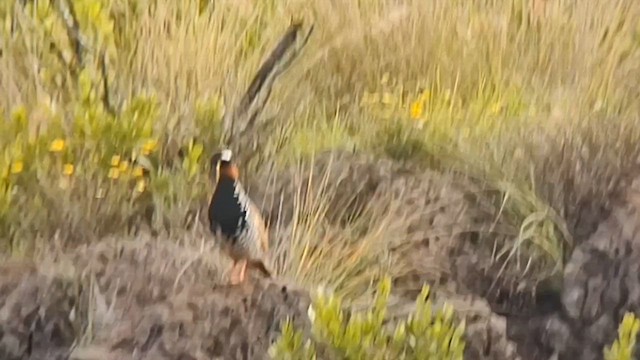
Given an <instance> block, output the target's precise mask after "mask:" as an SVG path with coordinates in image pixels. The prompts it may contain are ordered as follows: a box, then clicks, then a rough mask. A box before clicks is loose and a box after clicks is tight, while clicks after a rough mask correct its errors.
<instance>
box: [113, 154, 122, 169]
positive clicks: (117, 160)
mask: <svg viewBox="0 0 640 360" xmlns="http://www.w3.org/2000/svg"><path fill="white" fill-rule="evenodd" d="M118 165H120V155H113V156H112V157H111V166H114V167H115V166H118Z"/></svg>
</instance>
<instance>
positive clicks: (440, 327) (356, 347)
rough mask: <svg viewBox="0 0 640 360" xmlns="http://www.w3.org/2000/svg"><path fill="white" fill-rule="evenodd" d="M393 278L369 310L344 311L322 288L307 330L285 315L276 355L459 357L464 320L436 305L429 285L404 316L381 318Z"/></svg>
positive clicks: (383, 284)
mask: <svg viewBox="0 0 640 360" xmlns="http://www.w3.org/2000/svg"><path fill="white" fill-rule="evenodd" d="M390 291H391V279H390V278H389V277H386V278H384V279H383V280H382V281H381V283H380V285H379V286H378V293H377V295H376V298H375V300H374V302H373V306H372V308H371V309H370V310H367V311H364V312H356V313H351V314H349V315H347V314H345V312H344V311H343V309H342V300H341V299H340V297H337V296H335V295H328V294H326V293H325V292H322V291H321V292H320V293H319V294H318V295H317V296H315V298H314V300H313V304H312V306H311V307H310V308H309V317H310V319H311V322H312V331H311V336H309V337H306V336H305V335H304V332H303V331H301V330H296V329H294V327H293V325H292V322H291V321H286V322H285V324H284V326H283V333H282V335H281V337H280V339H278V341H277V342H276V343H275V344H274V345H273V346H272V348H271V350H270V355H271V356H272V357H273V358H275V359H314V358H316V357H320V358H329V359H419V358H420V359H421V358H428V359H462V358H463V354H464V349H465V343H464V339H463V333H464V323H461V324H455V321H454V314H453V309H452V308H451V307H450V306H448V305H445V307H444V308H443V309H440V310H437V311H434V310H433V309H432V306H433V305H432V302H431V299H430V296H429V295H430V291H429V286H427V285H425V286H424V287H423V288H422V292H421V293H420V295H419V296H418V298H417V299H416V308H415V310H414V311H413V313H412V314H411V315H410V316H409V318H408V319H406V320H404V321H399V322H398V323H396V324H395V326H394V327H393V328H390V326H389V325H387V324H385V318H386V316H387V303H388V299H389V294H390Z"/></svg>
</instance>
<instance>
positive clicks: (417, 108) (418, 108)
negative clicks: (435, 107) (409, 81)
mask: <svg viewBox="0 0 640 360" xmlns="http://www.w3.org/2000/svg"><path fill="white" fill-rule="evenodd" d="M423 111H424V107H423V105H422V101H420V100H417V101H414V102H413V104H411V118H412V119H414V120H417V119H420V118H421V117H422V113H423Z"/></svg>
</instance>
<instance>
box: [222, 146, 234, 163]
mask: <svg viewBox="0 0 640 360" xmlns="http://www.w3.org/2000/svg"><path fill="white" fill-rule="evenodd" d="M232 155H233V154H232V153H231V150H229V149H225V150H222V153H221V154H220V160H221V161H231V156H232Z"/></svg>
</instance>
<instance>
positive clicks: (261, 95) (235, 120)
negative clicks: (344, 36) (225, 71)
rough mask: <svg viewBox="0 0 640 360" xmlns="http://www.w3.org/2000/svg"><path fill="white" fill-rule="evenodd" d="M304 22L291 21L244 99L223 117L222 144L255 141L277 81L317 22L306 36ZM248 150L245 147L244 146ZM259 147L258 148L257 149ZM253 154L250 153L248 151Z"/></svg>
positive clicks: (234, 144) (231, 145)
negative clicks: (303, 27) (302, 33)
mask: <svg viewBox="0 0 640 360" xmlns="http://www.w3.org/2000/svg"><path fill="white" fill-rule="evenodd" d="M301 28H302V23H301V22H297V23H293V24H291V26H290V27H289V29H288V30H287V32H286V33H285V34H284V36H283V37H282V39H281V40H280V41H279V42H278V44H277V46H276V47H275V48H274V50H273V51H272V52H271V54H270V55H269V57H268V58H267V59H266V60H265V61H264V62H263V63H262V65H261V66H260V68H259V69H258V72H257V73H256V75H255V76H254V78H253V80H252V81H251V83H250V85H249V87H248V89H247V91H246V93H245V94H244V96H243V97H242V99H241V100H240V103H239V104H238V105H237V106H236V108H235V109H234V110H233V111H229V112H227V113H226V114H225V116H224V118H223V122H222V125H223V132H222V134H223V135H222V137H221V142H222V145H224V146H230V147H233V148H235V149H234V150H236V152H237V151H238V150H239V148H238V147H239V144H238V142H242V143H245V144H252V143H253V144H255V143H256V140H255V139H254V137H256V136H257V134H256V133H255V129H256V121H257V118H258V116H259V115H260V113H261V112H262V110H263V109H264V107H265V104H266V103H267V101H268V100H269V97H270V96H271V91H272V88H273V84H274V83H275V81H276V79H277V77H278V76H279V75H281V74H282V73H283V72H284V71H286V70H287V68H288V67H289V66H290V65H291V63H293V61H294V60H295V59H296V58H297V57H298V56H299V55H300V53H301V51H302V49H303V48H304V46H305V45H306V44H307V42H308V40H309V37H310V36H311V33H312V32H313V29H314V27H313V25H311V27H310V29H309V30H308V32H307V33H306V34H304V36H301V35H300V31H301ZM243 150H244V149H243ZM256 150H257V149H256ZM244 156H250V154H244Z"/></svg>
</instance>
